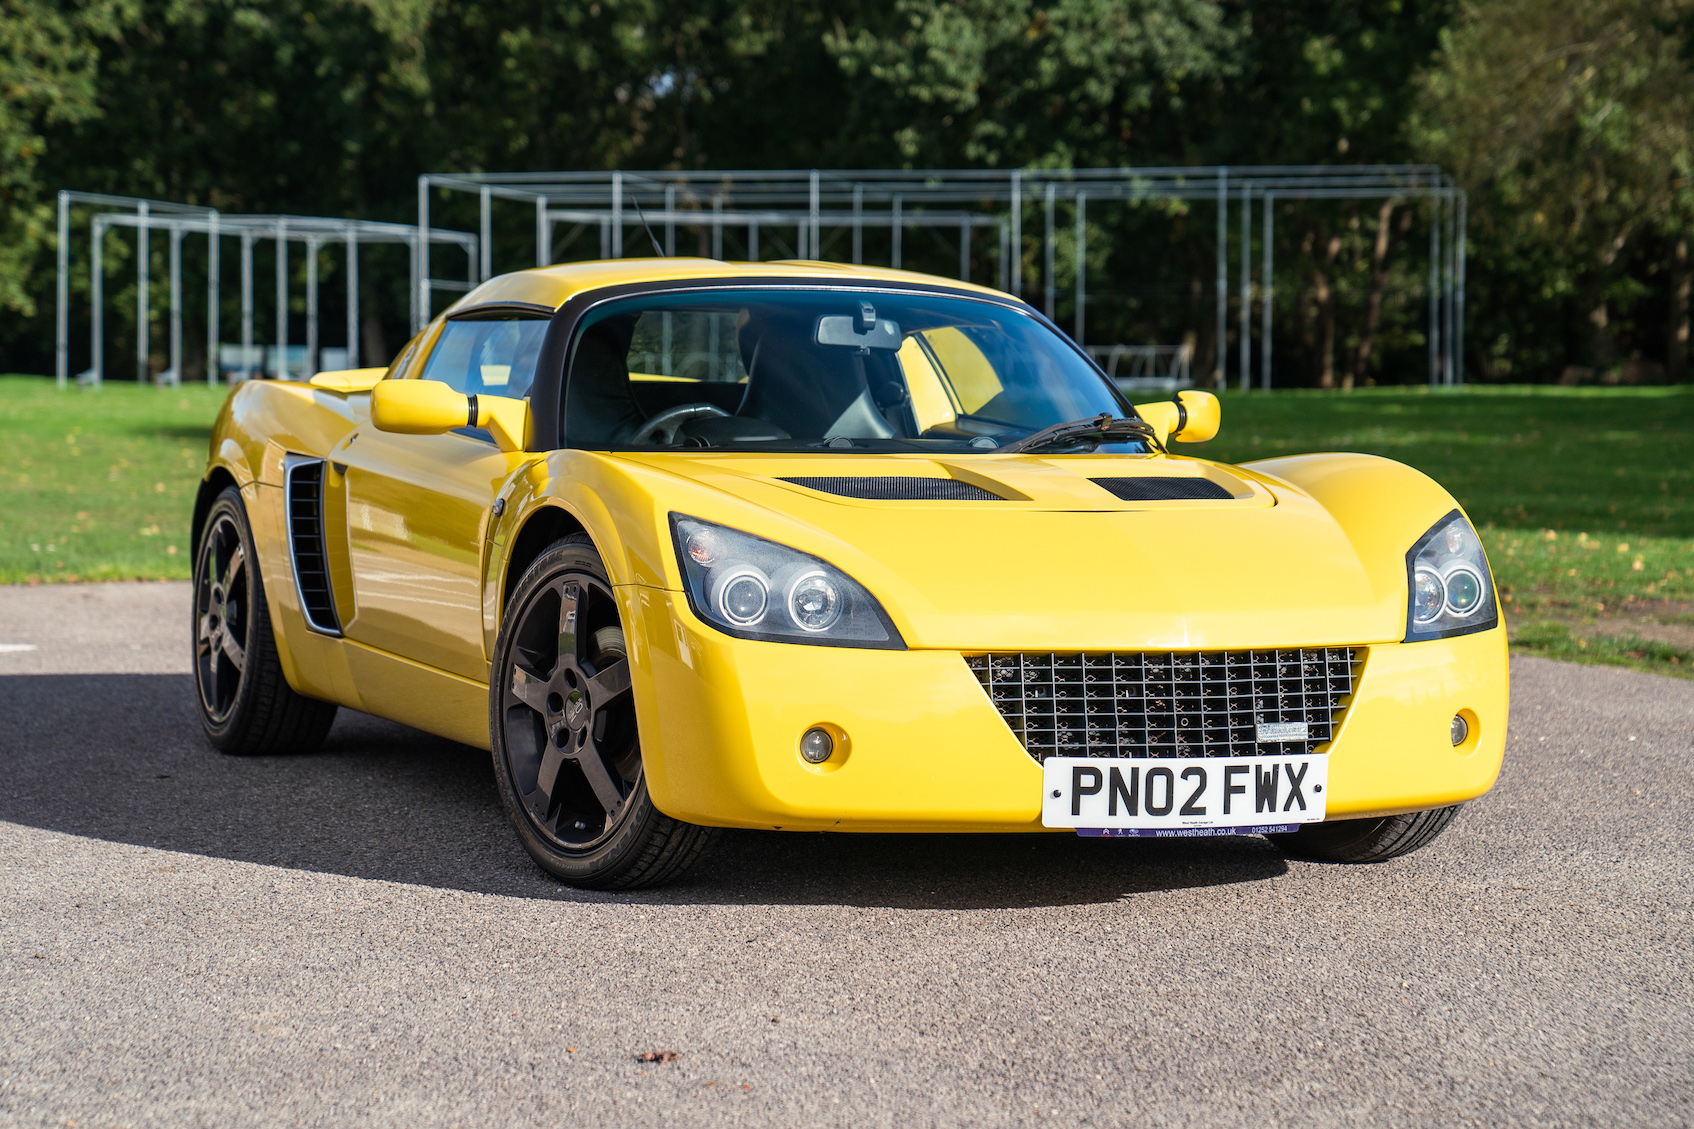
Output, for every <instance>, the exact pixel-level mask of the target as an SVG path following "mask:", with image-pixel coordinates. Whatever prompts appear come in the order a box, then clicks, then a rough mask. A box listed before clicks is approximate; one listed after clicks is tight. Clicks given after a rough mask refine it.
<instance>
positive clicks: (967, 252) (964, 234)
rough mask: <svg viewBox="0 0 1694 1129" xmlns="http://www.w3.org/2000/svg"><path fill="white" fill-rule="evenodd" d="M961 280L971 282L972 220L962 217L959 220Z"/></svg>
mask: <svg viewBox="0 0 1694 1129" xmlns="http://www.w3.org/2000/svg"><path fill="white" fill-rule="evenodd" d="M959 280H960V281H961V282H969V281H970V280H971V218H970V217H969V216H962V217H960V219H959Z"/></svg>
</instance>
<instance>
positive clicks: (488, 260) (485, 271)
mask: <svg viewBox="0 0 1694 1129" xmlns="http://www.w3.org/2000/svg"><path fill="white" fill-rule="evenodd" d="M481 196H482V226H481V228H479V229H478V230H479V231H480V232H481V233H482V240H481V243H480V245H479V247H478V250H480V251H481V252H482V264H481V267H482V278H481V281H483V282H487V281H488V280H489V279H490V278H493V277H494V197H493V195H492V194H491V193H490V192H489V191H488V185H486V184H485V185H483V186H482V192H481ZM473 281H475V280H473Z"/></svg>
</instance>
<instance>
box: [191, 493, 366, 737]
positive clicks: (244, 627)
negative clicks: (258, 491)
mask: <svg viewBox="0 0 1694 1129" xmlns="http://www.w3.org/2000/svg"><path fill="white" fill-rule="evenodd" d="M194 686H195V690H196V691H197V693H196V695H195V697H196V705H197V706H198V707H199V714H200V724H201V726H202V727H204V728H205V730H206V735H207V736H208V737H210V738H211V740H212V744H214V745H216V746H217V747H218V748H219V749H221V750H222V751H224V752H226V753H233V754H238V755H240V754H260V753H280V752H309V751H311V750H313V749H315V748H317V747H318V746H319V745H321V744H322V743H323V739H324V737H325V736H327V735H328V733H329V727H330V725H332V724H333V723H334V721H335V710H336V707H335V705H334V703H332V702H321V701H318V700H317V699H315V698H308V697H305V696H304V695H302V694H298V693H296V692H295V691H294V689H293V688H292V687H290V686H289V685H288V680H287V678H286V677H285V676H284V675H283V672H282V662H281V660H280V659H279V658H278V657H277V649H276V637H275V636H274V635H273V634H272V632H271V617H270V610H269V608H268V606H267V605H266V603H265V585H264V581H263V579H262V578H261V577H260V575H259V564H258V554H257V553H256V552H255V551H254V547H253V531H252V527H251V526H250V525H249V524H248V521H247V509H246V507H245V506H244V505H243V504H242V501H241V492H240V491H239V490H238V489H236V488H235V487H233V486H231V487H229V488H228V489H226V490H224V492H223V493H221V494H219V495H218V497H217V500H216V501H214V502H213V503H212V508H211V510H210V512H208V513H207V515H206V524H205V525H204V526H203V527H202V529H201V532H200V539H199V543H198V545H197V546H196V552H195V556H194Z"/></svg>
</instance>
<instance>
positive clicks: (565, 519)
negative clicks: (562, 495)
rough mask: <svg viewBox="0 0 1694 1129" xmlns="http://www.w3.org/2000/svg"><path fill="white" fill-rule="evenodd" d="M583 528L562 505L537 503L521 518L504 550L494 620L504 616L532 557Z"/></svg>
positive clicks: (532, 561)
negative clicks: (508, 549) (509, 544)
mask: <svg viewBox="0 0 1694 1129" xmlns="http://www.w3.org/2000/svg"><path fill="white" fill-rule="evenodd" d="M587 532H588V530H587V529H586V528H585V527H584V526H583V524H582V522H581V521H579V520H578V519H577V516H576V515H575V514H573V513H571V512H570V511H569V510H567V509H565V507H563V506H558V505H542V506H538V507H536V509H535V510H534V512H532V513H530V514H529V516H528V517H526V518H524V523H523V525H522V526H520V527H519V529H518V531H517V534H516V535H515V536H513V538H512V548H511V551H510V552H508V553H507V554H506V570H505V576H504V577H503V578H502V580H501V584H500V606H499V607H498V608H496V609H495V622H496V623H498V622H499V621H500V619H501V618H502V617H504V616H505V614H506V604H507V603H508V602H509V601H510V600H511V598H512V590H513V589H515V588H516V587H517V586H518V581H519V580H521V579H522V578H523V574H524V573H525V572H527V571H528V570H529V566H530V565H531V564H533V563H534V562H535V558H536V557H539V556H540V555H541V554H542V553H543V552H545V551H546V549H547V546H549V545H551V544H552V543H553V542H555V541H557V540H558V539H559V538H561V537H568V536H570V535H571V534H572V533H587Z"/></svg>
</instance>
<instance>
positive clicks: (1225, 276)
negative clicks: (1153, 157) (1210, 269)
mask: <svg viewBox="0 0 1694 1129" xmlns="http://www.w3.org/2000/svg"><path fill="white" fill-rule="evenodd" d="M1228 334H1229V169H1228V168H1227V167H1225V168H1219V169H1218V324H1217V335H1218V336H1217V346H1216V347H1215V348H1214V349H1213V350H1212V354H1213V356H1214V358H1215V360H1214V362H1213V365H1212V386H1213V387H1214V388H1217V389H1219V390H1221V389H1222V388H1223V386H1224V383H1223V382H1224V349H1225V348H1226V347H1227V346H1228V343H1229V342H1228Z"/></svg>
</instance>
